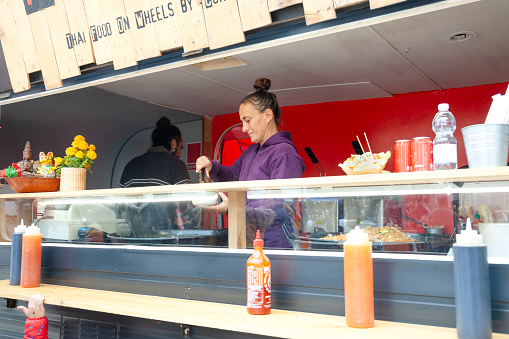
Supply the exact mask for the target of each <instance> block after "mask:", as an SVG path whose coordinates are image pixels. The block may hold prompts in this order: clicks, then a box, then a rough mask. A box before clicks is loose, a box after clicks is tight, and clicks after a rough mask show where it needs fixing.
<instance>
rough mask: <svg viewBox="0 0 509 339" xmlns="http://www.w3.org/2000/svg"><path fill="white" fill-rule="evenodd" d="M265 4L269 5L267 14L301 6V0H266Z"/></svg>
mask: <svg viewBox="0 0 509 339" xmlns="http://www.w3.org/2000/svg"><path fill="white" fill-rule="evenodd" d="M267 3H268V5H269V12H274V11H275V10H278V9H281V8H285V7H288V6H293V5H296V4H301V3H302V0H267Z"/></svg>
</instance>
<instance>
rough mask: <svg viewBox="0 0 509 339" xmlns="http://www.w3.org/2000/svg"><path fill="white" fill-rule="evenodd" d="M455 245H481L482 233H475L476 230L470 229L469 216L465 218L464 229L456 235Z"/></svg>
mask: <svg viewBox="0 0 509 339" xmlns="http://www.w3.org/2000/svg"><path fill="white" fill-rule="evenodd" d="M456 244H457V245H482V244H483V242H482V234H479V233H477V231H476V230H473V229H472V224H471V223H470V218H467V226H466V229H464V230H462V231H461V233H458V234H457V235H456Z"/></svg>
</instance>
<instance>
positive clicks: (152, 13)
mask: <svg viewBox="0 0 509 339" xmlns="http://www.w3.org/2000/svg"><path fill="white" fill-rule="evenodd" d="M124 6H125V12H126V14H127V18H128V19H129V21H128V22H129V26H130V29H129V31H130V34H131V39H132V43H133V48H134V53H135V55H136V60H138V61H140V60H144V59H150V58H155V57H158V56H160V55H161V52H160V51H159V44H158V43H157V38H156V29H155V23H156V22H158V21H162V20H164V16H163V11H161V8H160V7H152V4H151V2H150V0H124ZM163 10H164V7H163Z"/></svg>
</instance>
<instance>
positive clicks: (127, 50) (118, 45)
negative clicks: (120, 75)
mask: <svg viewBox="0 0 509 339" xmlns="http://www.w3.org/2000/svg"><path fill="white" fill-rule="evenodd" d="M101 10H102V16H103V18H104V20H105V22H107V23H109V24H110V25H111V28H112V30H111V35H110V36H109V37H108V38H109V39H108V40H109V44H110V51H111V58H112V59H113V68H114V69H122V68H126V67H131V66H134V65H136V56H135V53H134V48H133V43H132V40H131V34H130V32H129V30H130V27H131V23H130V22H129V19H128V18H127V16H126V14H125V8H124V1H123V0H108V1H101Z"/></svg>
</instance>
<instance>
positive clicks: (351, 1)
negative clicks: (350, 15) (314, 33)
mask: <svg viewBox="0 0 509 339" xmlns="http://www.w3.org/2000/svg"><path fill="white" fill-rule="evenodd" d="M361 2H369V0H334V8H341V7H346V6H351V5H355V4H359V3H361Z"/></svg>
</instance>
